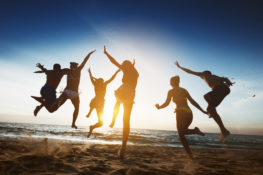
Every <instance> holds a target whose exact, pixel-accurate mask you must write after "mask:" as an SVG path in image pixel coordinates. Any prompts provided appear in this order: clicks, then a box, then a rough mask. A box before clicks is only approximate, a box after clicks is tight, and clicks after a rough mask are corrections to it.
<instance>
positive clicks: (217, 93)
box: [176, 62, 233, 142]
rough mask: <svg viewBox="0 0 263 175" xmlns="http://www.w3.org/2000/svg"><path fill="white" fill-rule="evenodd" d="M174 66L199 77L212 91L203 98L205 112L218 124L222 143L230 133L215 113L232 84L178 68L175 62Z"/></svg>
mask: <svg viewBox="0 0 263 175" xmlns="http://www.w3.org/2000/svg"><path fill="white" fill-rule="evenodd" d="M176 65H177V67H178V68H180V69H182V70H183V71H185V72H187V73H190V74H193V75H196V76H199V77H200V78H202V79H203V80H204V81H205V82H206V84H207V85H208V86H209V87H210V88H211V89H212V91H211V92H208V93H207V94H205V95H204V98H205V100H206V101H207V103H208V106H207V112H208V113H209V114H210V117H212V118H213V119H214V120H215V121H216V123H217V124H218V126H219V128H220V130H221V136H220V141H221V142H224V140H225V138H226V137H227V136H228V135H229V134H230V132H229V131H228V130H227V129H226V128H225V126H224V124H223V122H222V120H221V118H220V116H219V114H218V113H217V111H216V107H217V106H218V105H219V104H220V103H221V102H222V101H223V99H224V98H225V97H226V96H227V95H228V94H229V93H230V88H229V87H230V86H232V85H233V83H232V82H231V81H230V80H229V79H228V78H225V77H219V76H216V75H213V74H212V73H211V72H210V71H204V72H194V71H192V70H189V69H186V68H184V67H182V66H180V65H179V63H178V62H176Z"/></svg>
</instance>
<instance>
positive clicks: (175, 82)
mask: <svg viewBox="0 0 263 175" xmlns="http://www.w3.org/2000/svg"><path fill="white" fill-rule="evenodd" d="M179 83H180V77H179V76H174V77H172V78H171V79H170V85H171V86H172V87H174V88H175V87H178V86H179Z"/></svg>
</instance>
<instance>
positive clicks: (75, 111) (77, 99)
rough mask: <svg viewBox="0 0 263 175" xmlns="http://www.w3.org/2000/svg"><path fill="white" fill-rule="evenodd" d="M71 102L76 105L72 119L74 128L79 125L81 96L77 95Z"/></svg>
mask: <svg viewBox="0 0 263 175" xmlns="http://www.w3.org/2000/svg"><path fill="white" fill-rule="evenodd" d="M71 102H72V104H73V106H74V112H73V119H72V125H71V127H72V128H75V129H77V128H78V127H77V126H76V124H75V123H76V120H77V118H78V114H79V97H76V98H74V99H71Z"/></svg>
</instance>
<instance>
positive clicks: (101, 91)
mask: <svg viewBox="0 0 263 175" xmlns="http://www.w3.org/2000/svg"><path fill="white" fill-rule="evenodd" d="M119 72H120V69H119V70H117V71H116V72H115V74H113V76H112V77H111V78H110V79H109V80H107V81H104V80H103V79H102V78H98V79H97V78H94V77H93V76H92V73H91V71H90V69H89V76H90V80H91V82H92V85H93V86H94V90H95V97H94V98H93V99H92V100H91V102H90V110H89V113H88V114H87V115H86V117H87V118H89V117H90V114H91V112H92V111H93V109H96V112H97V116H98V123H96V124H95V125H91V126H90V127H89V128H90V130H89V134H88V137H90V135H91V134H92V131H93V130H94V129H95V128H99V127H101V126H102V125H103V121H102V118H101V116H102V114H103V109H104V102H105V99H104V97H105V94H106V89H107V85H108V84H109V83H110V82H112V80H114V78H115V77H116V75H117V74H118V73H119Z"/></svg>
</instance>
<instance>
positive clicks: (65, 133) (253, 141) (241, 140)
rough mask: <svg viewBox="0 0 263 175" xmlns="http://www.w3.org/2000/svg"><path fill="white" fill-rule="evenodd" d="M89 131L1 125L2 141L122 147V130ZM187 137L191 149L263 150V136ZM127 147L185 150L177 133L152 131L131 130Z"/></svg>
mask: <svg viewBox="0 0 263 175" xmlns="http://www.w3.org/2000/svg"><path fill="white" fill-rule="evenodd" d="M88 131H89V128H88V127H80V128H78V129H77V130H76V129H72V128H71V127H70V126H69V125H46V124H25V123H2V122H0V139H23V138H28V137H32V138H40V139H41V138H48V139H59V140H65V141H70V142H84V143H95V144H121V139H122V129H118V128H114V129H111V128H99V129H97V130H96V129H95V130H94V133H93V134H92V135H91V137H90V138H87V134H88ZM186 137H187V140H188V142H189V144H190V147H198V148H231V149H254V150H255V149H256V150H263V136H254V135H237V134H232V135H230V136H228V137H227V140H226V142H225V143H224V144H222V143H220V141H219V137H220V136H219V134H214V133H206V135H205V136H203V137H202V136H197V135H190V136H186ZM128 144H133V145H149V146H171V147H182V145H181V143H180V140H179V136H178V134H177V132H176V131H165V130H149V129H131V132H130V136H129V141H128Z"/></svg>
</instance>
